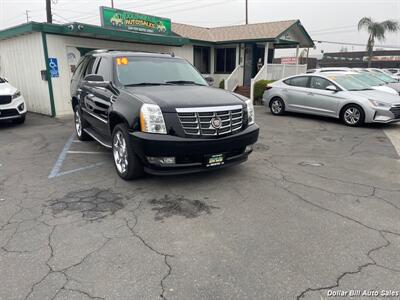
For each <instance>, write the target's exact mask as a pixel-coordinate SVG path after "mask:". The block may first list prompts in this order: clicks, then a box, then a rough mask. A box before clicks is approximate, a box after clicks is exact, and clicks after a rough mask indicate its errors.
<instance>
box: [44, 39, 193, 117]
mask: <svg viewBox="0 0 400 300" xmlns="http://www.w3.org/2000/svg"><path fill="white" fill-rule="evenodd" d="M47 46H48V53H49V57H54V58H57V59H58V64H59V73H60V77H58V78H52V84H53V91H54V102H55V106H56V113H57V116H63V115H69V114H72V110H71V99H70V98H71V97H70V89H69V85H70V80H71V76H72V73H71V70H70V66H69V64H68V59H67V47H82V48H93V49H118V50H134V51H148V52H164V53H169V52H172V51H173V52H174V53H175V55H176V56H180V57H183V58H185V59H187V60H188V61H189V62H191V63H193V46H192V45H185V46H183V47H172V46H161V45H149V44H135V43H126V42H114V41H106V40H97V39H89V38H81V37H69V36H61V35H53V34H48V35H47Z"/></svg>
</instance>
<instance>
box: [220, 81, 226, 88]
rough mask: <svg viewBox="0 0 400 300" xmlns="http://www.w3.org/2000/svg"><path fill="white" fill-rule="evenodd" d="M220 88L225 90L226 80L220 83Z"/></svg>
mask: <svg viewBox="0 0 400 300" xmlns="http://www.w3.org/2000/svg"><path fill="white" fill-rule="evenodd" d="M219 88H220V89H225V79H222V80H221V82H220V83H219Z"/></svg>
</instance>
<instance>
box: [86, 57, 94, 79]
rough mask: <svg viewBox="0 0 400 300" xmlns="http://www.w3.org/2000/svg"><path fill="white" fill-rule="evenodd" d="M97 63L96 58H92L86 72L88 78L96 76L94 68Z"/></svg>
mask: <svg viewBox="0 0 400 300" xmlns="http://www.w3.org/2000/svg"><path fill="white" fill-rule="evenodd" d="M95 61H96V57H91V58H90V60H89V62H88V64H87V66H86V70H85V73H84V76H86V75H88V74H94V70H93V67H94V62H95Z"/></svg>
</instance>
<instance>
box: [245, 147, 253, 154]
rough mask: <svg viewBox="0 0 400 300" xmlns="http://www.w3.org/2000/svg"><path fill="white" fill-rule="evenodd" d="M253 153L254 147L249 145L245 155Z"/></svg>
mask: <svg viewBox="0 0 400 300" xmlns="http://www.w3.org/2000/svg"><path fill="white" fill-rule="evenodd" d="M252 151H253V145H247V146H246V149H245V150H244V152H245V153H250V152H252Z"/></svg>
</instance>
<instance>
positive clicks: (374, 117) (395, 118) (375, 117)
mask: <svg viewBox="0 0 400 300" xmlns="http://www.w3.org/2000/svg"><path fill="white" fill-rule="evenodd" d="M365 121H366V123H394V122H400V107H399V106H397V107H395V106H392V107H391V108H373V109H371V111H370V113H369V114H367V115H366V120H365Z"/></svg>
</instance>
